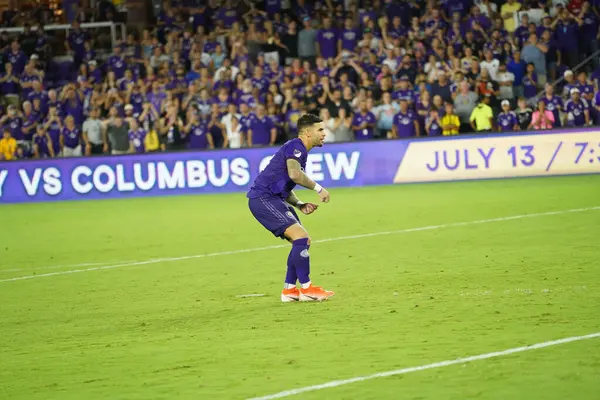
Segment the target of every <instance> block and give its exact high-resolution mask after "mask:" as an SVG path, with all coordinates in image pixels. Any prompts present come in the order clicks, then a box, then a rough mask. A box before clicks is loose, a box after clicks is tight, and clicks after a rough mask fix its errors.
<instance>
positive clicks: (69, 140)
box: [60, 127, 81, 149]
mask: <svg viewBox="0 0 600 400" xmlns="http://www.w3.org/2000/svg"><path fill="white" fill-rule="evenodd" d="M60 134H61V135H62V137H63V139H64V144H65V147H68V148H70V149H75V148H77V146H79V140H80V138H81V131H80V130H79V129H78V128H77V127H76V128H74V129H73V130H70V129H68V128H67V127H64V128H62V130H61V132H60Z"/></svg>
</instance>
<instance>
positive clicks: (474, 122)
mask: <svg viewBox="0 0 600 400" xmlns="http://www.w3.org/2000/svg"><path fill="white" fill-rule="evenodd" d="M490 97H491V95H490V94H486V95H484V96H483V100H482V101H481V103H479V104H478V105H477V106H476V107H475V108H474V109H473V112H472V113H471V117H470V122H471V128H473V131H475V132H491V131H492V129H493V128H494V113H493V112H492V107H490V105H489V104H490Z"/></svg>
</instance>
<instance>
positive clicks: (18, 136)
mask: <svg viewBox="0 0 600 400" xmlns="http://www.w3.org/2000/svg"><path fill="white" fill-rule="evenodd" d="M2 128H3V129H5V128H8V129H10V134H11V135H12V137H14V138H15V140H24V139H25V137H24V136H23V119H22V118H21V117H14V118H8V119H7V120H6V125H4V126H3V127H2Z"/></svg>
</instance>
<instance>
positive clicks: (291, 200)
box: [285, 190, 304, 207]
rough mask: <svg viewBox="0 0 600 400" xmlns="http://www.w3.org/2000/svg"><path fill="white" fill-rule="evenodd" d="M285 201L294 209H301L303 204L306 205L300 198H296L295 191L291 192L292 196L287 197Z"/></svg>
mask: <svg viewBox="0 0 600 400" xmlns="http://www.w3.org/2000/svg"><path fill="white" fill-rule="evenodd" d="M285 201H286V202H287V203H288V204H289V205H291V206H294V207H300V206H302V204H304V203H303V202H302V201H300V199H299V198H298V196H296V193H294V191H293V190H292V191H291V192H290V195H289V196H288V197H287V199H285Z"/></svg>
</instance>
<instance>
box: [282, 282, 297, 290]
mask: <svg viewBox="0 0 600 400" xmlns="http://www.w3.org/2000/svg"><path fill="white" fill-rule="evenodd" d="M295 287H296V284H295V283H286V284H284V285H283V288H284V289H294V288H295Z"/></svg>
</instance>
